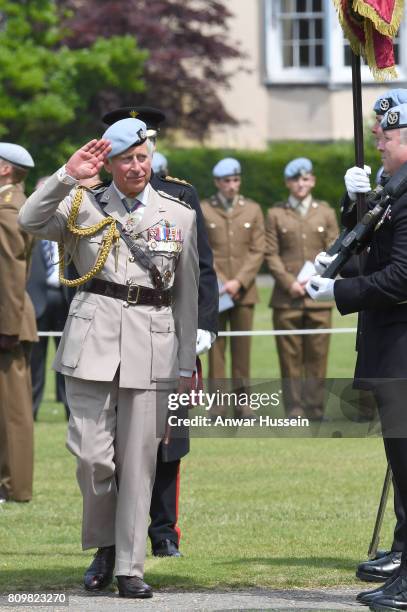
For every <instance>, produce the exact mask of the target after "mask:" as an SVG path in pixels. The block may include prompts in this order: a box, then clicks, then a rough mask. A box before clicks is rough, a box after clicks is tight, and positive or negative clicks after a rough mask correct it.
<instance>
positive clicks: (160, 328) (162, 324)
mask: <svg viewBox="0 0 407 612" xmlns="http://www.w3.org/2000/svg"><path fill="white" fill-rule="evenodd" d="M151 331H152V332H156V333H157V332H158V333H166V334H167V333H168V332H175V323H174V319H173V318H172V317H169V316H165V317H163V316H155V317H151Z"/></svg>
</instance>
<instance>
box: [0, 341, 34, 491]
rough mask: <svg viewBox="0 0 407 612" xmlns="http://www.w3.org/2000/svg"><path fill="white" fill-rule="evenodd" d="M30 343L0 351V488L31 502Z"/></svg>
mask: <svg viewBox="0 0 407 612" xmlns="http://www.w3.org/2000/svg"><path fill="white" fill-rule="evenodd" d="M30 351H31V343H30V342H22V343H20V344H19V345H18V347H17V348H16V349H14V350H13V351H5V352H0V488H3V490H4V492H5V493H6V495H8V497H9V498H10V499H12V500H15V501H29V500H30V499H31V498H32V484H33V446H34V438H33V415H32V394H31V370H30Z"/></svg>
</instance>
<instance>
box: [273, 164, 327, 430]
mask: <svg viewBox="0 0 407 612" xmlns="http://www.w3.org/2000/svg"><path fill="white" fill-rule="evenodd" d="M312 170H313V169H312V163H311V161H310V160H309V159H306V158H304V157H299V158H297V159H293V160H292V161H291V162H290V163H288V164H287V165H286V167H285V170H284V178H285V182H286V186H287V188H288V191H289V196H288V199H287V201H286V202H282V203H280V204H276V205H275V206H273V208H271V209H270V210H269V212H268V215H267V221H266V261H267V264H268V267H269V270H270V272H271V274H272V276H273V277H274V280H275V286H274V290H273V293H272V297H271V300H270V306H271V307H272V308H273V326H274V329H279V330H285V331H290V330H296V329H309V328H311V329H318V328H327V327H330V326H331V313H332V306H333V302H332V303H330V304H323V305H321V304H315V303H314V302H313V300H311V298H310V297H309V296H308V295H307V294H306V292H305V289H304V286H305V283H306V281H307V280H308V279H309V277H310V274H311V273H312V272H311V273H310V272H308V273H307V271H306V268H304V266H305V265H306V262H308V264H307V265H309V264H311V263H312V262H313V261H314V258H315V256H316V254H317V253H318V252H319V251H321V250H325V249H326V248H328V246H329V245H330V244H331V242H333V241H334V240H335V238H336V237H337V235H338V224H337V221H336V216H335V212H334V211H333V210H332V208H330V206H329V205H328V204H327V203H326V202H322V201H320V200H316V199H315V198H314V197H313V196H312V189H313V187H314V185H315V176H314V174H313V172H312ZM311 268H312V265H311ZM276 342H277V350H278V357H279V361H280V371H281V377H282V379H283V398H284V406H285V411H286V413H287V415H288V416H292V417H297V416H306V417H308V418H311V419H321V418H322V417H323V412H324V404H323V398H324V389H323V383H322V379H323V378H325V374H326V366H327V359H328V348H329V335H328V334H312V335H304V336H300V335H287V336H277V337H276Z"/></svg>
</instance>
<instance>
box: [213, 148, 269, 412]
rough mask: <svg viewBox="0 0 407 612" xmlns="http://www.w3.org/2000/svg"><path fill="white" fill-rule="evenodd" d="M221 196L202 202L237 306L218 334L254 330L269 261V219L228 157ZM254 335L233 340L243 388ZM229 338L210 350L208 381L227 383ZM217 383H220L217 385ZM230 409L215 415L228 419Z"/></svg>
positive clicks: (217, 175)
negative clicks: (260, 280)
mask: <svg viewBox="0 0 407 612" xmlns="http://www.w3.org/2000/svg"><path fill="white" fill-rule="evenodd" d="M213 177H214V181H215V186H216V188H217V190H218V191H217V193H216V195H214V196H212V197H211V198H210V199H209V200H204V201H203V202H202V212H203V214H204V217H205V224H206V228H207V230H208V236H209V244H210V246H211V248H212V251H213V258H214V267H215V272H216V274H217V277H218V283H219V291H220V293H225V294H228V295H229V296H230V298H231V299H232V300H233V302H234V304H233V307H232V308H229V309H227V310H225V311H224V312H221V313H219V330H220V331H224V330H226V328H227V325H228V324H229V325H230V329H231V330H232V331H250V330H251V329H252V327H253V316H254V305H255V304H256V303H257V302H258V301H259V297H258V293H257V288H256V275H257V273H258V271H259V269H260V266H261V264H262V261H263V258H264V247H265V242H264V218H263V213H262V210H261V207H260V205H259V204H257V202H254V201H253V200H250V199H249V198H246V197H244V196H243V195H241V193H240V185H241V166H240V163H239V162H238V161H237V160H236V159H232V158H225V159H222V160H221V161H220V162H218V163H217V164H216V166H215V167H214V168H213ZM250 345H251V338H250V337H249V336H242V337H232V338H231V353H232V379H233V381H234V384H235V383H238V385H239V384H241V387H242V389H244V386H245V384H247V379H248V378H249V377H250ZM225 348H226V339H225V338H218V339H217V340H216V342H215V343H214V345H213V347H212V348H211V350H210V351H209V379H210V380H212V381H215V380H216V379H225V378H226V374H225ZM215 384H216V383H215ZM235 412H236V415H237V416H252V411H251V409H250V408H249V407H248V406H236V407H235ZM225 414H226V406H217V407H216V409H212V411H211V415H212V417H215V416H225Z"/></svg>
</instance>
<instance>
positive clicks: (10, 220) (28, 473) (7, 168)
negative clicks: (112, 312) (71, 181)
mask: <svg viewBox="0 0 407 612" xmlns="http://www.w3.org/2000/svg"><path fill="white" fill-rule="evenodd" d="M33 167H34V161H33V159H32V157H31V155H30V154H29V152H28V151H27V150H26V149H24V148H23V147H21V146H20V145H17V144H13V143H8V142H0V284H1V290H0V503H1V502H4V501H8V500H13V501H19V502H26V501H30V500H31V498H32V482H33V415H32V397H31V372H30V353H31V345H32V343H33V342H36V341H37V340H38V337H37V330H36V325H35V314H34V308H33V305H32V303H31V300H30V298H29V296H28V294H27V292H26V283H27V277H28V269H29V260H30V254H31V248H32V238H31V237H30V236H29V235H28V234H27V233H26V232H24V231H22V230H21V228H20V227H19V226H18V224H17V216H18V212H19V210H20V208H21V207H22V205H23V203H24V201H25V195H24V179H25V178H26V176H27V174H28V171H29V170H30V168H33Z"/></svg>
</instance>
